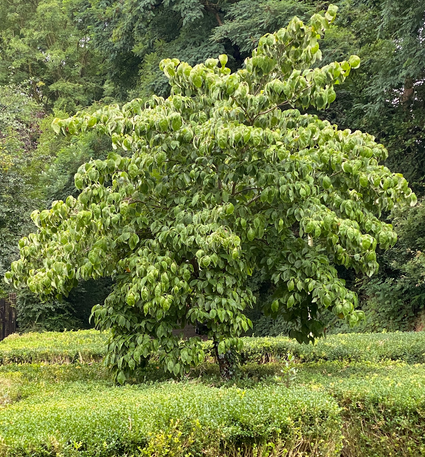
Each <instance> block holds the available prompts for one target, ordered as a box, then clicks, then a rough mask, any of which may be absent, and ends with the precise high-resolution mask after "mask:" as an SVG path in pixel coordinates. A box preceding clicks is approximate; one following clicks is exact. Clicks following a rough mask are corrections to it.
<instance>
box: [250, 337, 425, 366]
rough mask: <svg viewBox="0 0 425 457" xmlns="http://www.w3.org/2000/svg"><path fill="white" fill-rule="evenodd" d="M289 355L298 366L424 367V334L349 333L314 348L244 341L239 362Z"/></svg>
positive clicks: (272, 341)
mask: <svg viewBox="0 0 425 457" xmlns="http://www.w3.org/2000/svg"><path fill="white" fill-rule="evenodd" d="M288 352H289V353H292V354H293V355H294V356H295V357H296V358H297V359H298V360H299V361H301V362H318V361H327V360H329V361H332V360H345V361H350V362H351V361H353V362H355V361H357V362H367V361H369V362H378V361H381V360H402V361H405V362H407V363H425V332H405V333H402V332H395V333H361V334H360V333H356V334H355V333H350V334H340V335H329V336H327V337H325V338H321V339H318V340H317V341H316V343H315V344H299V343H297V342H296V341H295V340H292V339H289V338H286V337H276V338H244V349H243V358H244V359H245V360H249V361H257V362H267V361H269V360H273V359H279V358H283V357H286V355H287V353H288Z"/></svg>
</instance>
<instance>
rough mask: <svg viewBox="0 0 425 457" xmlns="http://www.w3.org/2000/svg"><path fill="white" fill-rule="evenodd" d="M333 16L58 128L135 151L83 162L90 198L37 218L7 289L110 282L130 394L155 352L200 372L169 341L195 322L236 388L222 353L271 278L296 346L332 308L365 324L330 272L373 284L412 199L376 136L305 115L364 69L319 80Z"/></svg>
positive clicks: (176, 69)
mask: <svg viewBox="0 0 425 457" xmlns="http://www.w3.org/2000/svg"><path fill="white" fill-rule="evenodd" d="M335 15H336V8H335V7H334V6H330V7H329V9H328V11H327V13H326V15H325V16H324V17H323V16H321V15H318V14H316V15H314V16H312V18H311V20H310V22H309V24H308V25H304V24H303V23H302V22H301V21H300V20H299V19H298V18H294V19H292V20H291V21H290V23H289V25H288V26H287V28H284V29H281V30H279V31H278V32H276V33H274V34H268V35H265V36H264V37H262V38H261V39H260V41H259V45H258V48H257V49H256V50H254V52H253V54H252V57H251V58H248V59H246V61H245V67H244V68H243V69H241V70H238V71H237V72H234V73H232V72H231V70H230V69H229V68H227V67H226V62H227V56H226V55H221V56H220V57H219V59H218V60H217V59H208V60H207V61H206V62H205V64H200V65H196V66H195V67H193V68H192V67H191V66H190V65H188V64H187V63H184V62H179V61H178V60H176V59H173V60H170V59H166V60H164V61H163V62H162V64H161V67H162V69H163V71H164V73H165V75H166V76H167V77H168V78H169V80H170V84H171V95H170V97H168V98H167V99H164V98H160V97H152V98H151V99H150V100H149V102H147V103H146V105H145V104H144V103H142V102H141V101H140V100H137V99H136V100H133V101H131V102H129V103H127V104H126V105H124V106H123V107H122V108H120V107H118V106H110V107H106V108H103V109H101V110H99V111H98V112H96V113H94V114H84V113H81V114H79V115H76V116H74V117H72V118H69V119H67V120H59V119H58V120H56V121H55V122H54V124H53V126H54V128H55V129H56V131H57V132H58V133H59V132H60V131H62V132H63V133H65V134H71V135H78V134H79V133H80V132H85V131H86V130H90V129H93V130H95V131H98V132H100V133H108V134H109V135H110V136H111V139H112V144H113V145H114V147H115V148H116V149H117V150H120V151H126V152H125V154H126V156H124V155H120V154H118V152H114V153H111V154H110V155H109V157H108V159H107V160H104V161H101V160H95V161H91V162H89V163H86V164H85V165H83V166H82V167H81V168H80V169H79V172H78V173H77V174H76V175H75V185H76V187H77V188H79V189H81V190H82V192H81V193H80V195H79V196H78V198H74V197H71V196H70V197H68V198H67V199H66V201H65V202H63V201H57V202H54V203H53V204H52V208H51V209H50V210H44V211H42V212H35V213H33V216H32V217H33V221H34V222H35V224H36V225H37V227H38V232H37V233H34V234H31V235H30V236H28V237H27V238H23V239H22V240H21V241H20V252H21V258H20V259H19V260H18V261H17V262H15V263H13V264H12V267H11V271H10V272H9V273H7V274H6V279H7V280H8V281H11V282H13V283H14V284H15V285H16V286H19V285H23V284H24V285H28V287H29V288H30V289H31V290H32V291H34V292H37V293H39V294H43V295H44V296H46V295H48V294H51V293H56V294H64V295H66V294H68V293H69V291H70V290H71V288H72V287H73V286H74V285H75V283H76V282H77V280H78V279H80V278H83V279H89V278H99V277H105V276H110V277H112V278H113V279H114V281H115V283H114V286H113V291H112V292H111V294H110V295H109V296H108V298H107V299H106V300H105V303H104V305H99V306H97V307H96V308H95V309H94V316H95V319H96V322H97V324H98V325H99V327H100V328H103V329H108V328H109V329H111V340H110V343H109V346H108V348H109V354H108V356H107V358H106V360H107V362H108V363H109V365H110V366H112V367H113V368H114V369H115V371H116V374H117V379H118V381H120V382H123V381H124V380H125V379H126V376H127V375H128V374H129V373H131V372H132V371H133V370H134V369H135V368H136V367H137V366H138V365H139V364H140V363H141V362H142V361H143V360H145V359H147V358H148V357H149V356H150V355H151V354H152V353H156V354H159V358H160V360H161V362H162V363H163V364H164V365H165V367H166V368H167V369H168V370H169V371H170V372H172V373H174V374H175V375H178V374H180V373H183V372H184V370H185V369H187V368H188V367H190V366H193V365H196V364H198V363H199V362H201V361H202V360H203V359H204V353H203V351H202V347H201V346H200V341H199V340H198V339H197V338H190V339H189V340H187V341H182V340H181V339H180V338H179V337H178V336H174V335H173V330H175V329H178V328H182V327H183V326H184V325H185V324H186V323H188V322H189V323H196V322H200V323H203V324H204V325H206V326H207V328H208V333H209V336H210V337H211V338H212V340H213V344H214V347H215V350H216V355H217V358H218V361H219V365H220V369H221V373H222V374H223V375H224V376H230V375H231V366H230V363H229V360H228V357H227V356H226V355H227V354H228V353H229V351H231V350H232V349H234V348H240V345H241V342H240V340H239V339H238V338H237V337H238V336H240V335H241V334H243V332H244V331H246V330H247V329H248V328H249V326H250V321H249V319H248V318H247V317H246V316H245V315H244V313H243V311H244V309H245V308H246V307H248V306H250V305H251V304H252V303H253V301H254V298H253V294H252V292H251V290H250V289H249V287H247V285H246V283H247V278H248V277H249V276H250V275H251V274H252V273H253V272H254V271H255V270H256V269H259V268H261V269H263V271H264V274H265V275H266V276H267V278H268V279H269V280H270V281H272V282H273V284H274V285H275V287H274V289H275V290H274V300H273V301H272V302H271V304H270V306H269V307H268V309H266V311H267V312H269V313H271V314H272V315H278V314H281V315H283V316H284V317H285V318H286V319H287V320H289V321H292V322H294V323H295V324H296V328H297V329H296V330H294V331H293V332H292V336H294V337H296V338H297V339H298V340H299V341H305V342H308V341H311V340H312V339H314V338H315V337H317V336H319V335H321V334H322V331H323V326H322V323H321V322H320V320H318V317H317V316H318V315H319V313H320V311H322V310H323V309H329V310H332V311H333V312H334V313H335V314H336V315H338V316H339V317H341V318H346V319H347V320H348V321H349V322H350V323H351V324H355V323H356V322H357V321H358V320H359V319H360V318H361V312H357V311H356V310H355V306H356V304H357V298H356V296H355V294H354V293H353V292H352V291H350V290H348V289H347V288H346V287H345V285H344V281H342V280H341V279H340V278H339V277H338V273H337V270H336V268H335V267H334V266H333V265H334V264H339V265H344V266H345V267H352V268H354V269H355V270H356V271H359V272H363V273H365V274H367V275H372V274H373V273H374V272H376V270H377V268H378V264H377V262H376V253H375V251H376V249H377V247H378V246H379V247H381V248H383V249H386V248H388V247H389V246H391V245H392V244H394V242H395V241H396V235H395V233H394V231H393V230H392V227H391V225H388V224H386V223H384V222H381V221H380V220H379V219H378V217H379V216H380V215H381V213H382V211H386V210H390V209H391V208H392V207H394V205H396V204H397V205H398V204H403V203H405V202H411V203H412V204H413V203H414V202H415V199H416V197H415V195H414V194H413V193H412V191H411V190H410V189H409V187H408V184H407V182H406V180H405V179H404V178H403V176H402V175H400V174H392V173H391V172H390V170H388V169H387V168H386V167H384V166H382V165H379V161H381V160H383V159H385V158H386V150H385V149H384V147H383V146H382V145H379V144H376V143H375V141H374V139H373V137H371V136H370V135H368V134H363V133H361V132H359V131H356V132H350V131H349V130H344V131H340V130H338V128H337V127H336V126H332V125H331V124H330V123H329V122H327V121H321V120H320V119H319V118H318V117H317V116H314V115H309V114H301V113H300V111H299V110H298V109H297V108H301V109H303V110H305V109H307V108H308V107H313V108H315V109H317V110H320V109H324V108H326V107H327V106H328V105H329V104H330V103H332V101H333V100H334V99H335V91H334V85H335V84H339V83H342V82H343V81H344V80H345V78H346V77H347V76H348V74H349V73H350V71H351V69H352V68H356V67H358V66H359V63H360V62H359V58H358V57H357V56H351V57H350V58H349V60H348V61H343V62H332V63H330V64H328V65H326V66H324V67H322V68H318V67H317V68H315V69H311V66H312V65H313V64H315V62H317V61H319V60H320V57H321V52H320V50H319V44H318V38H319V37H320V35H319V34H320V33H322V32H323V31H324V30H326V29H327V28H328V27H329V24H330V23H331V22H332V21H333V20H334V18H335ZM129 153H131V154H129Z"/></svg>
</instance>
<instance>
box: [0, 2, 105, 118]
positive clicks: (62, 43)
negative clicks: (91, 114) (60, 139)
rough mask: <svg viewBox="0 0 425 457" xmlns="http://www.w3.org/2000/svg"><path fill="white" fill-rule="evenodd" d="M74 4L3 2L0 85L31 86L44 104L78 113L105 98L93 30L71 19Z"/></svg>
mask: <svg viewBox="0 0 425 457" xmlns="http://www.w3.org/2000/svg"><path fill="white" fill-rule="evenodd" d="M68 3H69V2H67V1H63V0H34V1H30V2H28V1H21V0H16V1H13V2H8V1H6V2H1V4H0V20H1V23H2V28H1V31H0V84H1V85H6V84H15V85H24V84H26V85H27V87H28V90H29V92H30V95H31V97H32V98H33V99H34V100H36V101H37V102H39V103H42V104H43V105H44V106H45V108H47V109H52V108H53V107H55V108H58V109H65V110H68V111H71V112H72V113H75V111H76V109H77V108H80V109H81V107H85V106H87V105H90V104H91V103H93V101H94V100H99V99H100V98H102V96H103V95H104V94H103V87H102V86H103V83H104V81H105V77H103V73H104V71H103V62H102V59H101V58H100V57H99V55H98V54H97V53H96V52H95V51H94V50H93V49H92V46H91V43H90V38H89V35H88V31H87V30H85V31H83V32H81V31H80V30H78V28H77V27H76V26H75V24H73V23H72V21H71V19H70V18H69V14H68V9H69V5H68Z"/></svg>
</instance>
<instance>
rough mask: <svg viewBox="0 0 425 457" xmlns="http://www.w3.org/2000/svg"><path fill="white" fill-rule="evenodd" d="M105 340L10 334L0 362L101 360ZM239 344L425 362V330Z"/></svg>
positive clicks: (322, 355)
mask: <svg viewBox="0 0 425 457" xmlns="http://www.w3.org/2000/svg"><path fill="white" fill-rule="evenodd" d="M107 339H108V334H107V333H100V332H98V331H96V330H84V331H77V332H64V333H58V332H45V333H27V334H23V335H21V336H19V335H11V336H9V337H8V338H6V339H5V340H3V341H2V342H0V364H7V363H34V362H50V363H64V362H87V361H89V362H90V361H94V360H100V359H101V358H102V357H103V356H104V354H105V350H106V341H107ZM243 342H244V349H243V351H242V360H243V361H255V362H260V363H261V362H267V361H270V360H276V359H279V358H284V357H286V356H287V353H288V352H290V353H292V354H294V356H295V357H296V358H297V359H298V360H299V361H302V362H313V361H321V360H329V361H332V360H347V361H371V362H376V361H380V360H402V361H405V362H407V363H425V332H406V333H401V332H396V333H371V334H364V333H363V334H354V333H351V334H340V335H330V336H327V337H325V338H321V339H319V340H317V341H316V343H315V344H314V345H313V344H308V345H306V344H299V343H297V342H296V341H295V340H291V339H289V338H286V337H277V338H253V337H248V338H243ZM205 344H206V345H207V346H208V344H209V343H208V342H206V343H205Z"/></svg>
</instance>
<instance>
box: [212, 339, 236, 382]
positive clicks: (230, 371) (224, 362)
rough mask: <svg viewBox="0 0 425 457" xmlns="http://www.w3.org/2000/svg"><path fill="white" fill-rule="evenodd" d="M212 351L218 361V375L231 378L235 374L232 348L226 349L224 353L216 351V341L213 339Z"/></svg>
mask: <svg viewBox="0 0 425 457" xmlns="http://www.w3.org/2000/svg"><path fill="white" fill-rule="evenodd" d="M214 351H215V358H216V360H217V363H218V368H219V370H220V376H221V377H222V378H223V379H231V378H232V377H233V376H234V374H235V367H236V363H235V359H236V357H235V354H234V352H233V351H232V350H229V351H227V352H226V353H224V354H219V353H218V341H217V340H214Z"/></svg>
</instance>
